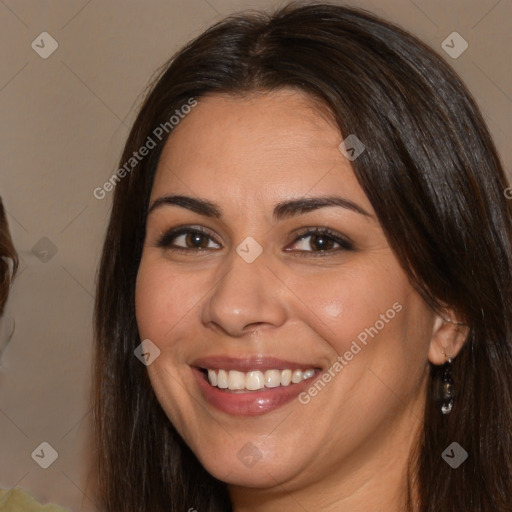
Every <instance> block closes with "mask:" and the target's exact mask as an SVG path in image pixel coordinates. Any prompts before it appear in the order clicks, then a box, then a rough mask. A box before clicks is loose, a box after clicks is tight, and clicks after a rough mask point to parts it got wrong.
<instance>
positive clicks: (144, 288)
mask: <svg viewBox="0 0 512 512" xmlns="http://www.w3.org/2000/svg"><path fill="white" fill-rule="evenodd" d="M189 296H190V290H188V291H187V288H186V287H184V286H183V279H181V280H180V279H179V275H176V274H174V273H172V272H170V271H169V268H168V266H166V265H165V264H162V263H161V262H159V261H157V260H153V259H151V258H149V257H144V256H143V258H142V261H141V264H140V267H139V271H138V274H137V284H136V289H135V312H136V317H137V326H138V328H139V334H140V336H141V339H144V338H149V339H151V340H155V341H158V344H159V345H161V344H162V343H165V342H167V340H170V339H171V337H170V336H169V334H170V333H171V332H172V328H173V326H174V325H176V323H177V322H178V321H179V319H180V318H182V317H183V316H184V315H185V314H186V312H187V311H190V309H191V307H192V306H193V303H192V302H191V301H189V300H188V297H189Z"/></svg>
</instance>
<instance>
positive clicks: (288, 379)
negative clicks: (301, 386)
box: [281, 370, 292, 386]
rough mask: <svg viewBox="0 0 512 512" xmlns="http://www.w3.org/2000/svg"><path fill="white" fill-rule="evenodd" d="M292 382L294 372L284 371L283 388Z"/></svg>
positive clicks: (282, 377)
mask: <svg viewBox="0 0 512 512" xmlns="http://www.w3.org/2000/svg"><path fill="white" fill-rule="evenodd" d="M291 381H292V371H291V370H283V371H282V372H281V386H288V384H290V382H291Z"/></svg>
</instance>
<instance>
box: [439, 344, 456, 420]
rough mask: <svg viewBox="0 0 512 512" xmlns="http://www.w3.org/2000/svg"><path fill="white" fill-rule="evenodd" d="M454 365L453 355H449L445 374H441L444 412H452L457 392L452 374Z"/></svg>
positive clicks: (444, 366) (445, 364)
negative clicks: (455, 391)
mask: <svg viewBox="0 0 512 512" xmlns="http://www.w3.org/2000/svg"><path fill="white" fill-rule="evenodd" d="M445 355H446V354H445ZM452 365H453V360H452V359H451V357H448V360H447V361H446V363H444V365H443V374H442V376H441V412H442V413H443V414H450V412H451V410H452V408H453V403H454V396H455V393H454V385H453V380H452V374H451V371H452Z"/></svg>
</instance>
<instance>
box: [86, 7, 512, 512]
mask: <svg viewBox="0 0 512 512" xmlns="http://www.w3.org/2000/svg"><path fill="white" fill-rule="evenodd" d="M281 88H293V89H296V90H300V91H303V92H306V93H308V94H309V95H310V96H311V97H312V98H315V99H319V100H320V101H321V102H323V104H324V105H325V106H327V107H328V108H329V110H330V112H331V113H332V115H333V118H334V119H335V120H336V122H337V124H338V126H339V129H340V132H341V134H343V135H344V136H347V135H348V134H356V135H357V137H358V138H359V139H361V140H362V141H363V142H364V144H365V146H366V151H365V152H364V153H363V154H361V155H360V156H359V158H357V160H355V161H354V162H353V163H352V165H353V170H354V173H355V175H356V177H357V180H358V182H359V184H360V185H361V187H362V188H363V190H364V192H365V193H366V195H367V197H368V198H369V200H370V201H371V204H372V206H373V208H374V210H375V212H376V214H377V216H378V218H379V220H380V224H381V226H382V229H383V231H384V233H385V235H386V237H387V240H388V242H389V244H390V247H391V248H392V250H393V251H394V254H395V255H396V257H397V259H398V260H399V262H400V264H401V266H402V267H403V269H404V271H405V272H406V273H407V275H408V276H409V278H410V281H411V283H412V284H413V286H414V287H415V289H416V290H417V291H418V293H420V294H421V296H422V297H423V299H424V300H425V301H426V302H427V303H428V304H429V305H430V306H431V307H432V308H433V309H434V310H436V311H440V310H441V309H442V308H444V307H448V308H451V309H452V310H454V311H456V312H457V314H458V315H459V318H461V319H462V321H463V322H464V323H465V324H466V325H467V326H469V335H468V338H467V341H466V343H465V345H464V347H463V348H462V350H461V351H460V353H459V355H458V357H457V358H456V360H455V362H454V366H453V370H452V376H453V380H454V382H455V386H456V388H457V391H458V392H457V398H456V401H455V405H454V407H453V410H452V412H451V414H448V415H443V414H441V412H440V409H439V403H438V401H437V397H436V393H435V389H436V382H437V380H438V378H439V372H440V367H438V366H435V365H432V364H430V376H429V379H430V382H429V391H428V394H427V398H426V402H425V410H424V420H423V427H422V431H421V436H420V437H419V439H418V443H417V447H416V449H415V450H413V453H411V458H410V464H409V476H408V485H409V491H410V492H409V497H408V499H407V500H406V501H407V503H404V509H405V510H411V511H412V510H414V511H418V512H438V511H439V510H442V511H443V512H460V511H461V510H467V511H471V512H491V511H492V512H510V511H511V510H512V505H511V502H512V498H511V497H512V334H511V332H512V331H511V330H512V307H511V305H512V301H511V297H512V293H511V292H512V285H511V283H512V256H511V254H512V251H511V245H512V220H511V219H512V211H511V204H510V201H507V200H506V198H505V196H504V190H505V188H506V187H507V185H508V184H507V180H506V177H505V174H504V171H503V169H502V165H501V163H500V160H499V157H498V154H497V151H496V149H495V145H494V143H493V141H492V139H491V137H490V135H489V131H488V129H487V127H486V124H485V122H484V120H483V118H482V115H481V114H480V112H479V110H478V108H477V106H476V103H475V101H474V100H473V98H472V96H471V94H470V93H469V92H468V90H467V89H466V87H465V86H464V84H463V83H462V81H461V79H460V78H459V77H458V76H457V74H456V73H455V72H454V71H453V70H452V69H451V68H450V67H449V66H448V65H447V64H446V63H445V62H444V60H443V59H442V58H440V57H439V56H438V55H437V54H436V53H435V52H434V51H433V50H431V49H430V48H429V47H428V46H426V45H425V44H423V43H422V42H420V41H419V40H418V39H416V38H415V37H414V36H412V35H410V34H409V33H407V32H405V31H404V30H402V29H400V28H399V27H397V26H395V25H393V24H391V23H389V22H386V21H383V20H381V19H379V18H378V17H375V16H374V15H372V14H371V13H368V12H366V11H362V10H359V9H354V8H348V7H342V6H335V5H326V4H311V3H309V4H289V5H288V6H286V7H285V8H282V9H280V10H278V11H277V12H275V13H273V14H265V13H260V12H250V13H242V14H239V15H236V16H231V17H229V18H227V19H225V20H223V21H221V22H219V23H217V24H216V25H214V26H212V27H211V28H209V29H208V30H207V31H206V32H204V33H203V34H201V35H200V36H198V37H197V38H196V39H194V40H193V41H192V42H190V43H189V44H187V45H186V46H185V47H184V48H183V49H182V50H181V51H179V52H178V53H177V54H176V55H175V56H174V57H173V58H172V59H171V60H170V61H169V62H168V63H166V64H165V66H164V67H163V68H162V70H161V71H160V72H159V75H158V77H157V78H156V79H155V80H154V82H153V84H152V86H151V88H150V90H149V92H148V93H147V96H146V99H145V100H144V102H143V104H142V107H141V109H140V112H139V114H138V117H137V118H136V121H135V123H134V125H133V128H132V130H131V133H130V135H129V137H128V140H127V142H126V146H125V149H124V152H123V154H122V157H121V160H120V167H121V166H123V165H124V164H125V163H126V162H127V161H129V160H130V158H131V157H132V156H133V153H134V152H136V151H138V150H139V149H140V148H141V147H142V146H143V145H145V144H147V141H148V137H152V139H153V142H156V147H154V148H153V149H151V151H150V152H149V154H148V155H147V156H145V157H144V158H142V159H141V161H140V162H138V163H137V165H136V166H135V167H134V168H133V169H130V171H129V172H127V171H126V166H125V172H124V173H123V172H121V173H120V174H119V175H118V176H117V178H119V179H117V180H116V181H115V192H114V198H113V206H112V211H111V215H110V222H109V225H108V232H107V235H106V239H105V244H104V248H103V253H102V259H101V263H100V268H99V273H98V281H97V298H96V304H95V317H94V327H95V360H94V374H95V380H94V387H93V394H92V401H93V407H94V425H95V439H96V450H97V468H96V469H97V475H98V492H99V497H100V498H101V502H102V506H103V507H104V510H106V511H107V512H119V511H123V512H131V511H134V512H135V511H137V512H140V511H141V510H143V511H148V512H160V511H162V512H163V511H166V512H169V511H180V512H181V511H183V510H188V509H189V508H190V507H194V508H195V509H197V510H199V511H211V512H214V511H215V512H220V511H222V512H225V511H228V510H232V505H231V503H230V499H229V494H228V492H227V488H226V485H225V484H224V483H223V482H220V481H218V480H216V479H215V478H214V477H212V476H211V475H209V474H208V473H207V472H206V471H205V469H204V468H203V467H202V466H201V464H200V463H199V461H198V460H197V458H196V457H195V455H194V454H193V453H192V452H191V451H190V450H189V448H188V447H187V446H186V444H185V443H184V442H183V440H182V439H181V437H180V436H179V435H178V434H177V432H176V430H175V429H174V427H173V425H172V424H171V422H170V421H169V419H168V418H167V416H166V415H165V413H164V412H163V410H162V408H161V407H160V405H159V403H158V401H157V399H156V397H155V394H154V392H153V390H152V388H151V385H150V382H149V378H148V375H147V371H146V368H145V367H144V366H143V365H142V364H141V363H140V362H139V361H138V359H137V358H136V357H134V354H133V351H134V349H135V347H136V346H137V345H139V344H140V341H141V340H140V338H139V336H138V330H137V324H136V319H135V301H134V297H135V281H136V276H137V271H138V267H139V263H140V259H141V253H142V247H143V241H144V237H145V223H146V214H147V209H148V202H149V197H150V192H151V187H152V183H153V179H154V175H155V170H156V168H157V164H158V161H159V157H160V154H161V150H162V147H163V145H164V144H165V142H166V140H167V137H168V136H172V130H171V129H169V130H168V131H169V135H168V134H167V133H164V135H165V136H163V137H161V140H160V139H158V138H157V137H155V136H154V130H155V128H157V127H158V126H161V125H162V123H165V122H167V121H168V120H169V118H170V117H171V116H172V115H173V113H174V112H175V111H176V110H177V109H180V108H181V106H182V105H184V104H186V103H187V102H188V101H189V100H190V98H195V99H196V100H197V101H198V102H199V103H200V101H201V96H203V95H205V94H215V93H222V94H233V95H241V96H243V95H245V94H248V93H251V92H253V91H263V92H265V91H275V90H279V89H281ZM212 129H215V127H212ZM152 134H153V135H152ZM132 163H133V162H132ZM454 441H455V442H457V443H459V444H460V445H461V446H462V447H463V448H464V449H465V450H466V451H467V452H468V454H469V457H468V459H467V460H466V461H465V462H464V463H463V464H462V465H461V466H460V467H459V468H457V469H452V468H451V467H450V466H449V465H448V464H447V463H446V462H445V461H444V460H443V458H442V456H441V455H442V453H443V451H444V450H445V449H446V448H447V447H448V446H449V445H450V444H451V443H452V442H454Z"/></svg>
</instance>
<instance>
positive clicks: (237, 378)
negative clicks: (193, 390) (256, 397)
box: [208, 368, 315, 391]
mask: <svg viewBox="0 0 512 512" xmlns="http://www.w3.org/2000/svg"><path fill="white" fill-rule="evenodd" d="M314 375H315V370H313V369H311V368H310V369H307V370H304V371H302V370H267V371H265V373H263V372H261V371H259V370H253V371H250V372H247V373H245V372H240V371H238V370H229V371H227V370H211V369H209V370H208V382H209V383H210V384H211V385H212V386H214V387H219V388H221V389H229V390H231V391H240V390H248V391H257V390H259V389H263V388H277V387H279V386H289V385H290V383H292V384H298V383H299V382H302V381H303V380H306V379H310V378H311V377H313V376H314Z"/></svg>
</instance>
